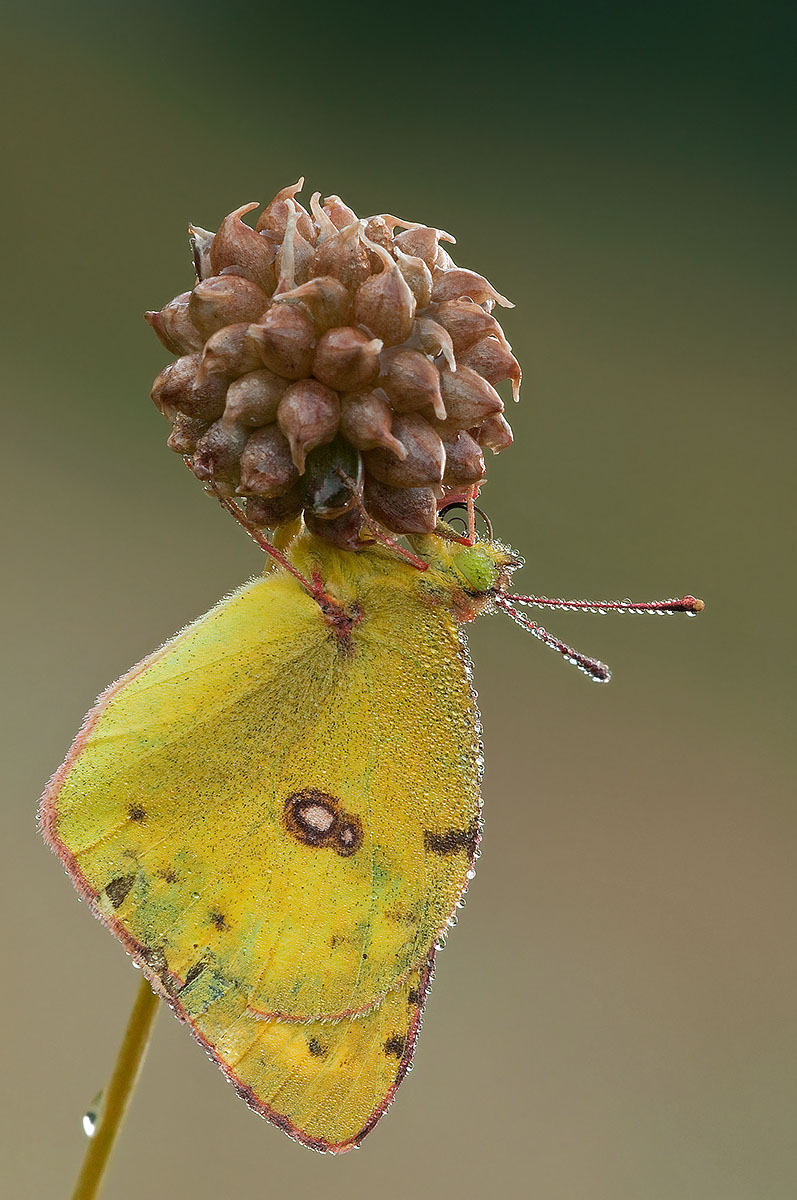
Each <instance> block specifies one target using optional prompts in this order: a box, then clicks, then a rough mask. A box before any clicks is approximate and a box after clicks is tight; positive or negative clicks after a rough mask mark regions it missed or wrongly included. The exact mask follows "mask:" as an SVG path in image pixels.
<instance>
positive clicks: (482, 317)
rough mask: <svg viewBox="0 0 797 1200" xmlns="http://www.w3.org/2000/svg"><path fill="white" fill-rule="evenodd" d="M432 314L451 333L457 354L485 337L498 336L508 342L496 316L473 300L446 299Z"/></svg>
mask: <svg viewBox="0 0 797 1200" xmlns="http://www.w3.org/2000/svg"><path fill="white" fill-rule="evenodd" d="M430 316H433V317H434V319H435V321H436V322H437V323H438V325H442V326H443V328H444V329H445V330H447V332H448V333H449V334H450V336H451V341H452V343H453V346H454V353H455V354H461V353H462V351H463V350H467V348H468V347H469V346H472V345H473V343H474V342H478V341H479V339H480V338H483V337H496V338H498V340H499V341H500V342H506V338H505V337H504V334H503V330H502V329H501V326H500V325H499V324H498V322H497V321H496V319H495V317H492V316H490V314H489V313H487V312H485V311H484V309H483V308H481V307H480V305H478V304H474V302H473V301H472V300H446V301H445V303H443V304H438V305H437V306H436V307H435V309H434V310H433V312H432V313H431V314H430Z"/></svg>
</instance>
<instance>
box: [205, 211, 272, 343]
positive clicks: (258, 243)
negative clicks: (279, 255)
mask: <svg viewBox="0 0 797 1200" xmlns="http://www.w3.org/2000/svg"><path fill="white" fill-rule="evenodd" d="M257 207H258V205H257V203H254V204H244V205H242V207H241V208H237V209H236V210H235V212H233V213H230V215H229V216H228V217H225V218H224V220H223V221H222V223H221V225H219V231H218V233H217V234H216V236H215V237H214V239H213V244H212V246H211V247H210V263H211V266H212V268H213V272H214V274H215V275H220V274H221V272H222V271H223V270H224V268H225V267H236V268H240V269H241V270H242V271H243V272H245V276H246V278H248V279H250V280H252V282H253V283H256V284H257V285H258V286H259V287H261V288H262V289H263V290H264V291H265V292H266V293H271V292H273V290H274V284H275V282H276V274H275V271H274V246H273V245H272V244H271V243H270V242H269V241H268V240H267V239H266V238H264V237H261V236H260V234H259V233H255V231H254V229H252V227H251V225H246V224H245V223H244V222H243V221H242V220H241V217H242V216H243V214H244V213H248V212H251V211H252V209H253V208H257ZM261 311H262V310H261ZM258 315H259V314H258ZM253 319H254V318H253Z"/></svg>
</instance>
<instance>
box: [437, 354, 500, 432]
mask: <svg viewBox="0 0 797 1200" xmlns="http://www.w3.org/2000/svg"><path fill="white" fill-rule="evenodd" d="M440 390H441V392H442V394H443V403H444V404H445V406H446V414H447V416H446V425H447V428H448V429H470V428H471V426H473V425H478V424H479V423H480V422H481V421H483V420H484V419H485V417H489V416H491V415H492V413H496V412H502V411H503V408H504V402H503V400H502V399H501V397H500V396H499V395H498V392H497V391H496V390H495V388H494V387H493V386H492V384H489V383H488V382H487V380H486V379H482V377H481V375H477V373H476V372H475V371H472V370H471V368H470V367H457V369H456V371H448V370H442V371H441V372H440Z"/></svg>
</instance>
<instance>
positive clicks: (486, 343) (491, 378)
mask: <svg viewBox="0 0 797 1200" xmlns="http://www.w3.org/2000/svg"><path fill="white" fill-rule="evenodd" d="M459 364H460V366H463V367H471V368H472V369H473V370H474V371H478V373H479V374H480V375H481V376H482V378H484V379H486V380H487V382H488V383H500V382H501V381H502V380H503V379H511V380H512V395H513V397H514V399H515V400H517V399H519V397H520V381H521V379H522V378H523V372H522V371H521V369H520V363H519V362H518V360H517V359H516V358H515V356H514V354H513V353H512V351H511V350H510V349H509V347H508V346H507V345H505V344H504V343H503V342H499V341H498V339H497V338H494V337H488V338H482V340H481V341H480V342H476V343H474V345H473V346H470V347H469V348H468V349H467V350H466V351H465V352H464V353H463V354H460V356H459Z"/></svg>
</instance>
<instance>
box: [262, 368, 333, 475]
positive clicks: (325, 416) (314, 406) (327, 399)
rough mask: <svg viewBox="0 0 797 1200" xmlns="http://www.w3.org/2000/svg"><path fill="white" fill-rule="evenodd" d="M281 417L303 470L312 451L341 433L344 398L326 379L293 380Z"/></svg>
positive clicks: (281, 401) (293, 451) (283, 402)
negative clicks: (341, 407)
mask: <svg viewBox="0 0 797 1200" xmlns="http://www.w3.org/2000/svg"><path fill="white" fill-rule="evenodd" d="M277 420H278V422H279V426H280V429H281V430H282V432H283V433H284V434H285V436H286V438H287V439H288V441H289V442H290V446H291V455H292V456H293V461H294V463H295V464H296V468H297V470H298V471H299V472H300V473H301V472H302V471H304V464H305V458H306V456H307V455H308V454H309V452H310V451H311V450H314V449H315V447H316V446H323V445H324V444H325V443H326V442H331V441H332V439H333V437H334V436H335V434H336V433H337V429H338V422H339V420H340V401H339V399H338V396H337V393H336V392H333V391H332V389H331V388H328V387H326V386H325V385H324V384H323V383H319V382H318V381H317V380H315V379H301V380H299V382H298V383H292V384H291V385H290V387H289V388H288V390H287V391H286V392H285V393H284V394H283V397H282V399H281V400H280V404H279V409H278V412H277Z"/></svg>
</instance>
